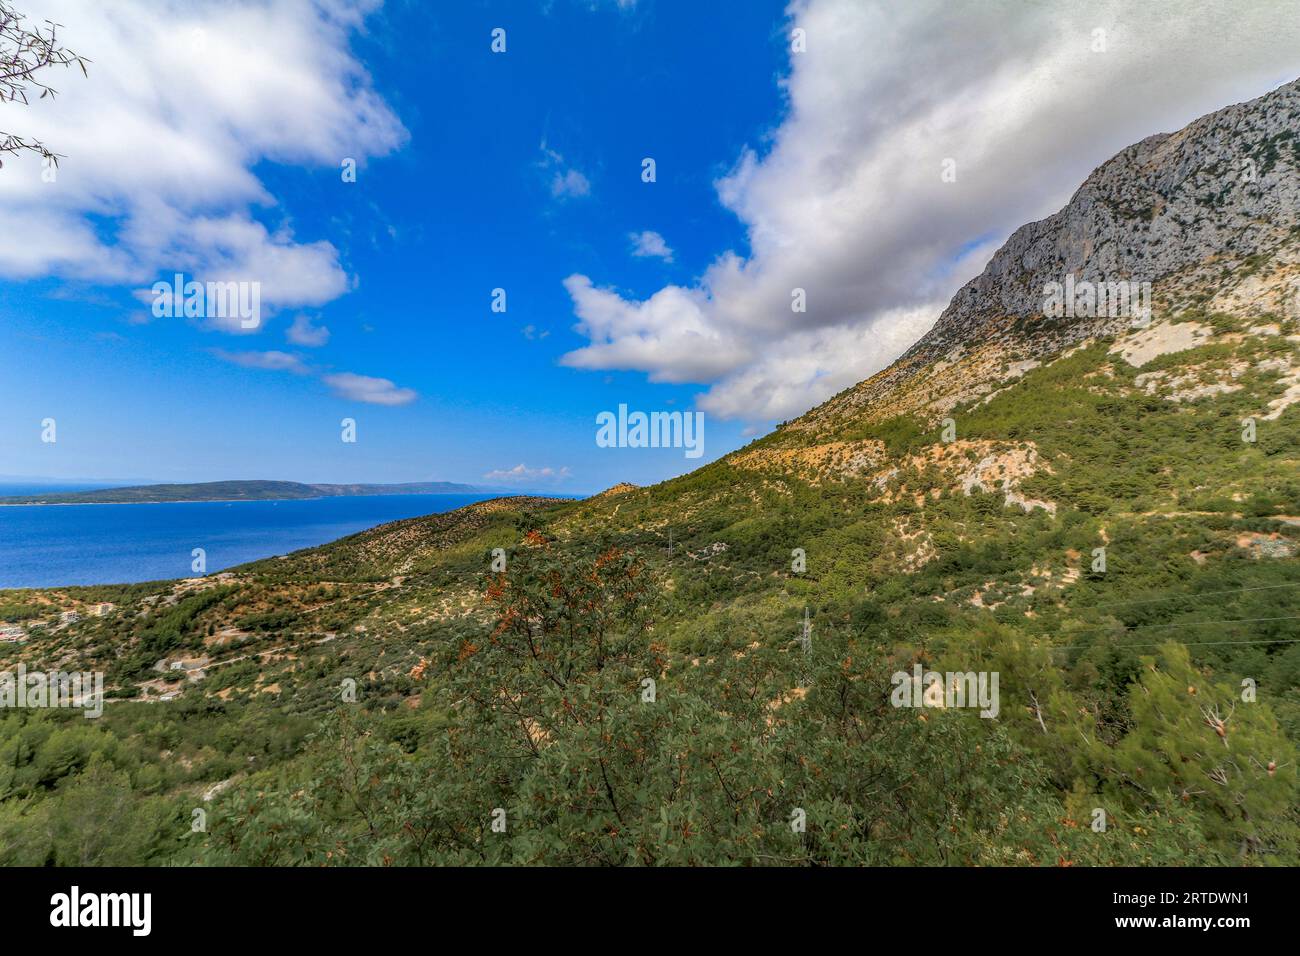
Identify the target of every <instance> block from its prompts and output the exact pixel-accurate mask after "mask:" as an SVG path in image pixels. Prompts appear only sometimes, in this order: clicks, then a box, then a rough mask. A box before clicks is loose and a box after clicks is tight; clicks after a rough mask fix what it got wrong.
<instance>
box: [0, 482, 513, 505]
mask: <svg viewBox="0 0 1300 956" xmlns="http://www.w3.org/2000/svg"><path fill="white" fill-rule="evenodd" d="M517 493H518V492H513V491H506V490H505V489H501V488H489V487H483V486H479V485H463V484H458V483H456V482H452V481H428V482H407V483H403V484H391V485H385V484H350V485H333V484H304V483H302V482H296V481H207V482H196V483H192V484H156V485H130V486H126V487H120V488H96V489H93V490H89V491H58V492H49V493H44V494H28V495H9V496H6V497H0V507H4V506H9V507H30V506H33V505H41V506H49V505H127V504H142V505H143V504H149V505H154V504H183V503H198V502H209V503H220V502H226V503H234V502H241V501H306V500H312V499H316V498H348V497H363V496H376V495H490V494H517Z"/></svg>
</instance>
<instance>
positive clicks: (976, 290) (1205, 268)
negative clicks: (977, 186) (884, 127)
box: [787, 80, 1300, 432]
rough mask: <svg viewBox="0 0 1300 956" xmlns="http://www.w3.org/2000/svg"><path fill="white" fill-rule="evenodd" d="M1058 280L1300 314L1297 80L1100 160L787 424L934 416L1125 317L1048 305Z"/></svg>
mask: <svg viewBox="0 0 1300 956" xmlns="http://www.w3.org/2000/svg"><path fill="white" fill-rule="evenodd" d="M1067 278H1068V281H1069V282H1071V283H1073V284H1076V285H1077V284H1081V283H1085V282H1086V283H1092V284H1110V283H1117V282H1124V283H1137V284H1140V283H1149V284H1150V286H1149V288H1150V301H1151V304H1152V316H1151V318H1152V320H1153V321H1155V322H1160V321H1162V320H1163V319H1165V318H1168V317H1169V316H1170V315H1173V314H1176V313H1178V312H1181V311H1183V310H1185V309H1187V308H1189V307H1193V306H1197V307H1202V308H1204V309H1206V310H1211V311H1213V310H1223V311H1231V312H1233V313H1235V314H1254V313H1257V314H1265V313H1269V312H1273V313H1277V314H1279V315H1284V314H1290V315H1294V314H1296V313H1297V311H1300V80H1296V81H1293V82H1291V83H1288V84H1286V85H1285V86H1282V87H1280V88H1279V89H1277V90H1274V91H1273V92H1272V93H1269V94H1267V95H1266V96H1262V97H1260V98H1258V99H1255V100H1251V101H1250V102H1247V103H1240V104H1237V105H1235V106H1229V107H1227V108H1225V109H1222V110H1219V111H1217V112H1215V113H1211V114H1209V115H1207V116H1203V117H1201V118H1200V119H1198V120H1196V121H1195V122H1193V123H1191V124H1189V125H1188V126H1187V127H1185V128H1184V129H1182V130H1179V131H1178V132H1176V133H1162V134H1158V135H1155V136H1150V137H1148V138H1147V139H1144V140H1142V141H1141V142H1140V143H1137V144H1135V145H1133V146H1130V147H1128V148H1127V149H1125V150H1123V151H1122V152H1120V153H1119V154H1118V155H1116V156H1114V157H1113V158H1112V159H1110V160H1108V161H1107V162H1106V163H1104V164H1102V165H1101V166H1100V167H1098V168H1097V169H1096V170H1095V171H1094V172H1093V173H1092V175H1090V176H1089V177H1088V178H1087V180H1086V181H1085V182H1084V183H1083V185H1082V186H1080V187H1079V189H1078V191H1077V192H1075V194H1074V196H1073V197H1072V198H1071V199H1070V202H1069V203H1068V204H1067V205H1066V206H1065V208H1063V209H1062V210H1061V211H1060V212H1058V213H1056V214H1055V215H1052V216H1049V217H1048V218H1046V219H1043V220H1041V221H1039V222H1033V223H1029V224H1027V225H1025V226H1022V227H1021V228H1019V229H1017V230H1016V231H1015V233H1013V234H1012V236H1011V238H1010V239H1008V240H1007V242H1006V243H1005V244H1004V245H1003V246H1002V248H1001V249H999V250H998V252H997V253H996V254H995V255H994V256H993V258H992V259H991V260H990V261H989V263H988V265H987V266H986V267H985V269H984V271H983V272H982V273H981V274H980V275H979V276H977V277H976V278H974V279H972V280H971V281H970V282H968V283H967V284H966V285H965V286H963V287H962V288H961V290H959V291H958V292H957V294H956V295H955V296H954V297H953V299H952V302H951V303H950V304H949V306H948V308H947V309H945V310H944V312H943V314H942V315H941V316H940V317H939V319H938V321H937V322H936V323H935V325H934V327H933V328H931V330H930V331H929V332H927V333H926V334H925V335H924V336H923V337H922V338H921V339H920V340H919V341H918V342H917V343H916V344H915V345H914V346H912V348H911V349H909V350H908V351H907V352H906V353H905V354H904V355H903V356H902V357H901V358H900V359H899V360H898V361H897V362H895V363H894V364H893V365H891V366H890V367H889V368H888V369H885V370H884V371H882V372H880V373H879V374H877V375H875V376H873V377H872V378H870V379H868V380H867V381H866V382H863V383H861V384H859V385H857V386H855V387H854V388H852V389H849V390H848V391H846V392H843V393H841V394H840V395H837V396H836V397H835V398H832V399H831V400H830V401H828V402H827V403H825V404H824V405H822V406H820V407H819V408H817V409H814V410H813V411H811V412H809V413H808V415H806V416H804V418H802V419H800V420H799V421H797V422H794V423H791V425H789V426H787V428H788V429H789V430H791V431H793V432H800V431H809V430H811V431H814V432H818V431H824V430H825V428H826V426H827V425H828V424H829V423H831V422H832V421H834V420H837V419H843V418H844V417H845V416H848V415H861V414H869V415H870V416H871V417H888V415H889V414H900V413H907V412H911V413H920V414H921V415H922V416H923V417H930V418H933V417H935V415H936V414H938V413H939V412H941V411H942V410H943V408H944V406H945V405H947V406H948V407H951V404H952V402H951V401H943V400H941V396H943V395H961V396H962V399H963V400H966V399H969V398H970V397H971V396H972V395H978V394H979V393H980V392H981V391H988V390H991V388H992V387H993V383H975V381H974V380H978V379H985V378H987V377H989V376H990V375H991V376H992V377H993V378H994V379H995V380H996V379H997V378H998V377H999V376H1000V377H1002V378H1006V377H1007V375H1008V373H1014V366H1015V365H1016V363H1018V362H1019V363H1025V362H1030V361H1038V360H1042V359H1044V358H1045V357H1046V356H1050V355H1053V354H1056V353H1059V352H1061V351H1063V350H1065V349H1067V348H1069V347H1070V346H1072V345H1074V344H1076V343H1078V342H1081V341H1084V340H1086V339H1088V338H1092V337H1095V336H1099V335H1112V334H1118V333H1122V332H1125V331H1127V330H1128V329H1129V328H1130V327H1131V326H1132V325H1133V324H1134V320H1133V317H1132V316H1131V315H1119V316H1115V315H1110V314H1107V313H1106V312H1105V311H1104V310H1097V311H1098V313H1099V314H1087V310H1083V312H1082V313H1081V314H1075V315H1068V316H1053V315H1051V314H1050V313H1049V312H1048V311H1047V310H1046V309H1045V301H1046V299H1047V289H1048V288H1049V286H1050V284H1052V283H1061V284H1064V283H1065V282H1066V281H1067ZM973 384H977V385H978V387H975V388H972V385H973ZM985 385H987V387H985ZM904 392H906V393H907V394H906V395H904V394H903V393H904Z"/></svg>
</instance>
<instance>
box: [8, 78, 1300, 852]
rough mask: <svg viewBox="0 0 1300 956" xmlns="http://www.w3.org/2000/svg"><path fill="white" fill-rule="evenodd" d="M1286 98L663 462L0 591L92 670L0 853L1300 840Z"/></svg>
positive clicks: (23, 796)
mask: <svg viewBox="0 0 1300 956" xmlns="http://www.w3.org/2000/svg"><path fill="white" fill-rule="evenodd" d="M1298 91H1300V87H1298V86H1297V84H1294V83H1293V84H1288V85H1287V86H1285V87H1282V88H1281V89H1279V90H1278V91H1276V92H1274V93H1273V94H1270V95H1269V96H1266V97H1263V98H1261V99H1259V100H1255V101H1252V102H1251V103H1247V104H1242V105H1240V106H1233V107H1229V108H1227V109H1225V110H1221V111H1219V112H1217V113H1214V114H1212V115H1210V116H1207V117H1205V118H1203V119H1200V120H1197V121H1196V122H1195V123H1192V124H1191V125H1189V126H1188V127H1187V128H1186V129H1184V130H1181V131H1179V132H1177V133H1174V134H1162V135H1159V136H1154V137H1151V138H1149V139H1147V140H1144V141H1143V142H1141V143H1139V144H1137V145H1135V146H1133V147H1131V148H1129V149H1127V150H1125V151H1123V152H1122V153H1121V154H1119V155H1118V156H1116V157H1115V158H1113V159H1111V160H1110V161H1108V162H1107V163H1105V164H1103V165H1102V166H1101V167H1099V168H1098V169H1097V170H1096V172H1094V173H1093V174H1092V175H1091V176H1090V177H1089V178H1088V180H1087V181H1086V182H1085V183H1084V184H1083V186H1082V187H1081V188H1080V189H1079V190H1078V192H1077V193H1076V194H1075V195H1074V197H1073V198H1072V199H1071V201H1070V203H1069V204H1068V205H1067V206H1066V207H1065V208H1064V209H1063V210H1061V211H1060V212H1059V213H1057V214H1056V215H1054V216H1051V217H1049V218H1047V219H1045V220H1043V221H1042V222H1038V223H1032V224H1030V225H1027V226H1025V227H1023V228H1022V229H1020V230H1018V231H1017V232H1016V233H1015V234H1014V235H1013V236H1012V237H1011V239H1009V240H1008V242H1007V243H1006V245H1005V246H1004V247H1003V248H1002V249H1001V250H1000V251H999V252H998V253H997V254H996V255H995V256H994V258H993V259H992V261H991V262H990V263H989V265H988V267H987V268H986V269H985V271H984V272H983V273H982V274H981V275H980V276H979V277H977V278H976V279H974V280H972V281H971V282H970V283H969V284H968V285H967V286H966V287H964V288H963V289H962V290H961V291H960V292H959V293H958V294H957V296H956V297H955V298H954V300H953V302H952V304H951V305H950V306H949V308H948V309H947V310H946V311H945V312H944V313H943V315H942V316H941V317H940V319H939V320H938V322H937V323H936V325H935V327H934V328H933V329H932V330H931V331H930V332H929V333H928V334H927V335H926V336H925V337H924V338H923V339H922V340H921V341H920V342H918V343H917V345H916V346H915V347H913V348H912V349H911V350H910V351H909V352H908V353H907V354H906V355H905V356H903V357H902V358H901V359H900V360H899V361H898V362H897V363H895V364H894V365H893V366H891V368H889V369H887V370H885V371H883V372H881V373H880V374H879V375H877V376H874V377H873V378H872V379H870V380H868V381H866V382H864V383H861V384H859V385H858V386H856V387H854V388H852V389H849V390H848V391H846V392H844V393H842V394H841V395H838V396H836V397H835V398H833V399H831V400H830V401H828V402H827V403H825V404H824V405H822V406H820V407H819V408H817V409H814V410H812V411H811V412H809V413H808V414H807V415H805V416H803V417H801V418H800V419H798V420H797V421H794V422H791V423H789V424H788V425H786V426H784V427H782V428H780V429H778V430H777V431H776V432H774V433H773V434H771V435H768V436H765V437H764V438H761V439H759V440H758V441H755V442H753V443H751V444H750V445H749V446H747V447H746V448H743V449H741V450H739V451H737V452H735V453H734V454H731V455H728V456H726V457H725V458H723V459H721V460H719V461H717V462H714V463H712V464H710V465H707V466H705V467H703V468H700V469H698V470H696V471H694V472H692V473H690V474H687V475H684V476H682V477H681V478H678V479H674V480H672V481H669V482H664V483H662V484H660V485H656V486H653V487H648V488H636V487H633V486H630V485H618V486H616V487H615V488H612V489H610V490H609V492H608V493H605V494H602V495H598V496H596V497H593V498H591V499H587V500H585V501H581V502H565V501H558V500H555V499H541V498H518V499H499V500H495V501H491V502H482V503H479V504H476V505H472V506H470V507H468V508H465V509H461V510H460V511H457V512H451V513H448V514H442V515H433V516H429V517H427V518H419V519H413V520H411V521H404V522H398V523H395V524H391V525H385V526H381V527H379V528H375V529H372V530H370V531H367V532H364V533H362V534H359V535H353V536H351V537H349V538H345V539H342V540H340V541H338V542H334V543H333V544H330V545H326V546H324V547H321V548H314V549H310V550H307V551H303V552H298V553H295V554H292V555H287V556H285V557H282V558H273V559H268V560H266V561H260V562H256V563H254V564H250V565H246V566H243V567H240V568H234V569H231V570H230V571H227V572H223V573H221V574H218V575H212V576H209V577H201V578H193V579H187V580H183V581H169V582H156V583H151V584H143V585H133V586H123V587H111V586H105V587H98V588H64V589H47V590H44V591H39V592H31V591H15V592H0V619H4V620H7V621H11V622H14V626H15V627H18V628H20V629H23V631H24V635H23V637H22V638H21V640H22V641H23V642H17V641H16V642H14V643H4V644H0V668H12V667H13V666H16V664H17V663H18V662H20V661H21V662H22V663H24V665H25V666H27V667H28V668H32V669H35V668H46V669H54V668H62V669H69V668H72V667H76V668H81V669H86V670H90V671H102V672H103V673H104V674H105V683H106V686H107V688H108V695H109V701H108V704H107V707H106V709H105V714H104V716H103V717H102V718H100V719H99V720H97V721H87V720H82V719H80V715H79V714H77V713H75V712H68V711H48V710H47V711H41V712H39V713H35V714H32V713H28V712H11V713H9V714H8V715H6V716H0V862H25V863H31V864H41V863H60V862H66V861H69V860H78V859H82V860H83V861H84V856H79V854H84V852H85V850H84V847H86V846H88V845H91V846H94V847H96V850H95V853H96V854H97V856H96V857H95V861H96V862H113V863H122V864H138V863H234V864H260V865H282V864H302V865H332V864H345V865H346V864H354V863H369V864H375V865H392V864H428V863H431V862H436V863H459V864H496V863H522V864H536V863H551V864H571V865H614V864H641V865H653V864H684V863H740V864H746V865H771V864H774V863H775V864H782V865H791V864H795V865H836V864H863V863H866V864H911V865H915V864H927V865H1063V866H1069V865H1076V864H1084V865H1087V864H1139V865H1173V864H1177V865H1188V864H1247V865H1271V864H1289V865H1296V864H1300V856H1297V847H1300V813H1298V811H1297V807H1298V806H1300V779H1298V778H1297V772H1296V768H1297V763H1298V762H1300V753H1298V752H1297V748H1296V741H1297V739H1300V623H1298V622H1300V612H1297V611H1296V597H1297V594H1298V593H1300V592H1298V591H1297V587H1300V584H1298V582H1297V579H1296V575H1295V569H1296V562H1295V559H1296V556H1297V554H1298V553H1300V409H1297V408H1296V403H1297V402H1300V373H1298V372H1297V369H1300V316H1297V314H1296V310H1295V308H1294V307H1293V304H1292V303H1293V299H1292V298H1291V296H1292V284H1293V282H1294V279H1295V276H1296V271H1295V270H1296V261H1297V260H1296V256H1297V249H1296V245H1297V240H1298V238H1300V236H1298V235H1297V223H1296V216H1297V211H1296V210H1297V205H1296V199H1297V194H1298V193H1300V155H1297V150H1296V148H1295V146H1294V145H1293V144H1294V142H1295V140H1294V139H1293V137H1292V135H1291V130H1292V129H1294V128H1295V127H1296V122H1295V121H1296V118H1297V96H1298V95H1300V92H1298ZM1130 281H1133V282H1137V283H1143V282H1150V283H1151V299H1150V303H1151V311H1150V314H1149V315H1146V314H1141V315H1134V314H1114V315H1112V314H1110V310H1109V309H1107V312H1106V314H1094V313H1096V312H1097V311H1098V308H1097V302H1096V298H1095V295H1094V298H1093V300H1092V303H1091V305H1090V304H1089V300H1088V297H1087V295H1086V294H1084V293H1083V292H1082V291H1081V290H1083V289H1085V288H1092V289H1093V291H1094V293H1095V291H1096V288H1099V287H1100V285H1101V284H1103V283H1104V284H1105V285H1106V287H1107V294H1108V296H1109V289H1110V286H1111V285H1112V284H1113V283H1121V282H1125V283H1127V282H1130ZM1053 283H1058V284H1060V285H1061V287H1062V289H1061V290H1060V291H1061V292H1063V291H1064V289H1065V288H1066V287H1067V285H1068V287H1069V289H1070V290H1071V299H1070V302H1069V303H1064V302H1062V303H1061V309H1060V314H1059V315H1054V314H1051V313H1052V309H1051V307H1050V305H1049V304H1048V303H1047V302H1046V300H1047V299H1048V298H1050V296H1051V294H1052V293H1051V292H1050V289H1051V287H1052V284H1053ZM1085 283H1090V284H1093V285H1092V286H1085V285H1084V284H1085ZM1071 313H1073V314H1071ZM66 611H75V612H80V616H79V617H78V618H77V619H75V620H73V619H71V618H69V617H68V616H66V615H63V614H61V612H66ZM926 675H933V676H935V677H937V681H935V682H928V678H927V677H926ZM958 688H962V693H961V694H960V695H959V694H958V693H957V689H958ZM92 798H93V800H92ZM92 802H93V803H94V804H95V805H112V806H117V807H123V808H127V811H129V812H126V811H124V813H123V815H120V816H119V817H117V818H109V817H103V818H101V817H99V816H94V815H92V816H93V819H89V820H86V819H83V817H84V815H78V813H79V811H78V808H79V807H81V806H85V805H90V804H91V803H92ZM195 807H202V808H205V810H206V819H207V821H208V828H207V831H206V832H205V833H203V834H202V835H201V836H196V835H194V834H193V833H192V831H191V829H190V819H191V814H192V811H193V809H194V808H195ZM74 819H75V826H74V825H73V823H72V822H70V821H72V820H74ZM1098 820H1100V821H1102V825H1101V826H1100V828H1098V826H1097V821H1098ZM88 831H93V832H90V836H93V837H94V839H90V838H89V837H88V836H87V832H88ZM73 835H75V839H74V836H73Z"/></svg>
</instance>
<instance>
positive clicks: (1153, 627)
mask: <svg viewBox="0 0 1300 956" xmlns="http://www.w3.org/2000/svg"><path fill="white" fill-rule="evenodd" d="M1267 621H1300V614H1294V615H1290V616H1286V617H1243V618H1229V619H1228V620H1223V621H1179V622H1176V623H1174V624H1139V625H1138V626H1136V627H1126V628H1124V633H1125V634H1129V633H1132V632H1133V631H1160V630H1166V629H1168V628H1174V627H1208V626H1210V625H1213V624H1227V625H1231V624H1260V623H1264V622H1267ZM1090 630H1092V631H1097V630H1103V631H1104V630H1105V628H1091V629H1090ZM1074 633H1078V632H1077V631H1076V632H1074ZM1161 643H1163V642H1156V643H1154V644H1119V645H1116V646H1118V647H1156V646H1158V645H1159V644H1161ZM1184 643H1185V644H1186V646H1188V647H1208V646H1210V645H1212V644H1296V643H1300V640H1294V641H1293V640H1290V639H1282V638H1279V639H1277V640H1267V639H1264V640H1258V641H1204V642H1184ZM1091 646H1092V645H1089V644H1071V645H1068V646H1066V647H1057V648H1054V650H1059V651H1075V650H1083V649H1086V648H1089V647H1091Z"/></svg>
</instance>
